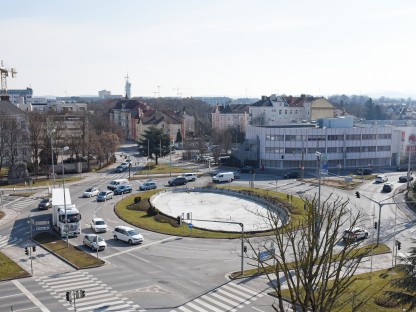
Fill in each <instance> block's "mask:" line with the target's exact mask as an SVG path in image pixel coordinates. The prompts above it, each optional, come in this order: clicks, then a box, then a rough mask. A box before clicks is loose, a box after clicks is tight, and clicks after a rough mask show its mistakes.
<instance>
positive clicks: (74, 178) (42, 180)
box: [0, 176, 82, 189]
mask: <svg viewBox="0 0 416 312" xmlns="http://www.w3.org/2000/svg"><path fill="white" fill-rule="evenodd" d="M81 179H82V178H80V177H79V176H68V177H65V183H68V182H75V181H80V180H81ZM62 182H63V179H62V178H59V179H55V184H56V185H58V184H61V185H62ZM32 186H33V187H36V186H51V187H52V186H53V180H52V179H46V178H38V179H34V180H33V184H32ZM13 187H15V188H16V189H18V188H30V185H28V184H25V183H18V184H9V185H2V186H0V188H13Z"/></svg>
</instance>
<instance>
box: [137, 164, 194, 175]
mask: <svg viewBox="0 0 416 312" xmlns="http://www.w3.org/2000/svg"><path fill="white" fill-rule="evenodd" d="M149 167H150V169H149ZM171 172H172V173H175V174H176V173H185V172H195V171H191V170H187V169H185V168H182V167H175V166H169V164H158V165H156V164H155V163H154V162H152V163H147V164H146V166H145V167H144V168H143V169H142V170H140V171H136V172H135V173H134V174H135V175H137V174H140V175H144V174H169V173H171Z"/></svg>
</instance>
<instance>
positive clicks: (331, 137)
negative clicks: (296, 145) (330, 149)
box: [266, 133, 391, 141]
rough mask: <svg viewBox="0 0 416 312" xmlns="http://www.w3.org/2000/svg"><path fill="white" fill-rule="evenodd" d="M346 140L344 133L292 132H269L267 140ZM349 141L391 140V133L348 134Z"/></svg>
mask: <svg viewBox="0 0 416 312" xmlns="http://www.w3.org/2000/svg"><path fill="white" fill-rule="evenodd" d="M285 138H286V141H325V138H326V140H327V141H344V135H343V134H335V135H307V134H305V135H302V134H298V135H291V134H286V135H283V134H277V135H274V134H267V135H266V141H285ZM346 140H347V141H361V140H391V133H383V134H347V135H346Z"/></svg>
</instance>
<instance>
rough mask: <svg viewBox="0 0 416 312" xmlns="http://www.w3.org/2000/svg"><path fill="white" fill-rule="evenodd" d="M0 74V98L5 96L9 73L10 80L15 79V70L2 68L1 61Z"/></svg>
mask: <svg viewBox="0 0 416 312" xmlns="http://www.w3.org/2000/svg"><path fill="white" fill-rule="evenodd" d="M0 73H1V96H7V79H6V78H7V77H8V76H9V73H10V74H12V78H15V77H16V74H17V71H16V69H15V68H11V69H8V68H6V67H5V66H4V63H3V61H1V64H0Z"/></svg>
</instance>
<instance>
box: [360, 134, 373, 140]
mask: <svg viewBox="0 0 416 312" xmlns="http://www.w3.org/2000/svg"><path fill="white" fill-rule="evenodd" d="M362 139H363V140H375V139H376V135H375V134H363V136H362Z"/></svg>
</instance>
